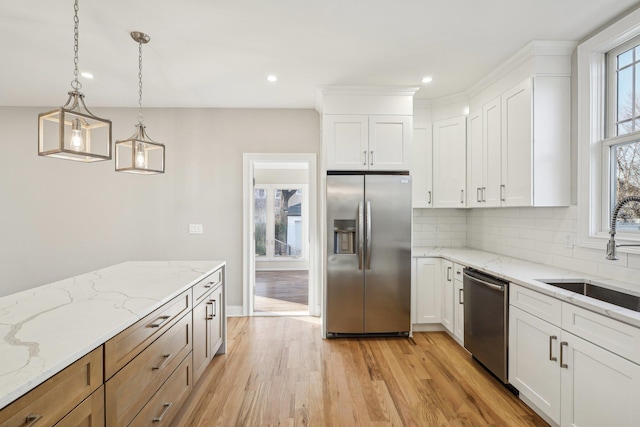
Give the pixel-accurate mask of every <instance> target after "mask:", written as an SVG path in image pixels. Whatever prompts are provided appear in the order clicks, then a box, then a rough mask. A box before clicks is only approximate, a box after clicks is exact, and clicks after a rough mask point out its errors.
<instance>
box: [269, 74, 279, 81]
mask: <svg viewBox="0 0 640 427" xmlns="http://www.w3.org/2000/svg"><path fill="white" fill-rule="evenodd" d="M267 81H270V82H271V83H275V82H277V81H278V76H275V75H273V74H269V75H268V76H267Z"/></svg>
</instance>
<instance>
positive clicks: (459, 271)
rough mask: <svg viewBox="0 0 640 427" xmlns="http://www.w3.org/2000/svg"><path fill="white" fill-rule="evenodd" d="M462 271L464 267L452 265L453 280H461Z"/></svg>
mask: <svg viewBox="0 0 640 427" xmlns="http://www.w3.org/2000/svg"><path fill="white" fill-rule="evenodd" d="M462 270H464V265H461V264H453V278H454V279H455V280H462Z"/></svg>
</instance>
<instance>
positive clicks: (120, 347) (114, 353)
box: [104, 289, 191, 379]
mask: <svg viewBox="0 0 640 427" xmlns="http://www.w3.org/2000/svg"><path fill="white" fill-rule="evenodd" d="M190 309H191V289H189V290H188V291H185V292H183V293H182V294H180V295H179V296H177V297H175V298H174V299H172V300H171V301H169V302H168V303H166V304H164V305H163V306H162V307H160V308H158V309H157V310H155V311H154V312H153V313H151V314H149V315H148V316H146V317H144V318H143V319H142V320H140V321H138V322H136V323H135V324H133V325H131V326H130V327H128V328H127V329H125V330H124V331H122V332H120V333H119V334H118V335H116V336H115V337H113V338H111V339H110V340H109V341H107V342H106V343H105V345H104V365H105V366H104V372H105V378H106V379H109V378H111V377H112V376H113V374H115V373H116V372H118V370H119V369H120V368H122V367H123V366H124V365H126V364H127V363H128V362H129V361H130V360H131V359H133V358H134V357H135V356H137V355H138V354H139V353H140V352H141V351H142V350H144V349H145V348H146V347H147V346H148V345H149V344H150V343H151V342H152V341H153V340H155V339H156V338H157V337H159V336H160V335H161V334H162V333H163V332H164V331H166V330H167V329H169V327H171V325H173V324H175V323H176V322H177V321H178V319H180V318H181V317H182V316H183V315H184V314H186V313H187V312H188V311H189V310H190Z"/></svg>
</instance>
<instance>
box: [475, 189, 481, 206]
mask: <svg viewBox="0 0 640 427" xmlns="http://www.w3.org/2000/svg"><path fill="white" fill-rule="evenodd" d="M481 194H482V188H481V187H478V188H476V202H478V203H480V202H481V201H482V195H481Z"/></svg>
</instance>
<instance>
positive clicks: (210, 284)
mask: <svg viewBox="0 0 640 427" xmlns="http://www.w3.org/2000/svg"><path fill="white" fill-rule="evenodd" d="M215 283H216V282H209V283H207V284H206V285H204V287H205V288H210V287H212V286H213V285H214V284H215Z"/></svg>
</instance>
